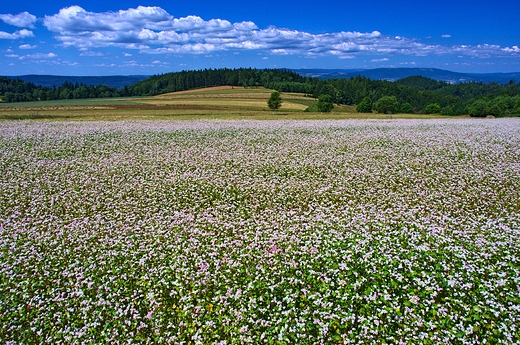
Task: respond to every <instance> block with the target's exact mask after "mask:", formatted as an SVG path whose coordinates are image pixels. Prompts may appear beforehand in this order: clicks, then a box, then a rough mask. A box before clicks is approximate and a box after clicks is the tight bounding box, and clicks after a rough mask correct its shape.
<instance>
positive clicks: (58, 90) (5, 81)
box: [0, 77, 130, 103]
mask: <svg viewBox="0 0 520 345" xmlns="http://www.w3.org/2000/svg"><path fill="white" fill-rule="evenodd" d="M125 91H126V92H127V94H125ZM125 96H130V94H129V93H128V88H126V89H121V90H118V89H116V88H112V87H108V86H106V85H96V86H93V85H84V84H78V83H76V84H73V83H69V82H64V83H63V84H62V85H61V86H59V87H52V88H50V87H44V86H40V85H35V84H34V83H31V82H25V81H22V80H20V79H10V78H7V77H0V97H1V98H2V100H3V101H4V102H8V103H12V102H32V101H50V100H60V99H84V98H105V97H125Z"/></svg>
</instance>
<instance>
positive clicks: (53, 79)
mask: <svg viewBox="0 0 520 345" xmlns="http://www.w3.org/2000/svg"><path fill="white" fill-rule="evenodd" d="M148 77H149V76H147V75H111V76H59V75H37V74H30V75H21V76H16V77H9V78H11V79H16V78H18V79H20V80H23V81H28V82H31V83H34V84H36V85H41V86H44V87H53V86H56V87H58V86H61V85H62V84H63V83H64V82H66V81H67V82H69V83H72V84H76V83H78V84H84V85H86V86H89V85H93V86H97V85H106V86H109V87H115V88H117V89H122V88H123V87H125V86H130V85H132V84H135V83H138V82H140V81H141V80H144V79H146V78H148Z"/></svg>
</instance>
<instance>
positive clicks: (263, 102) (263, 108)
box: [0, 86, 438, 121]
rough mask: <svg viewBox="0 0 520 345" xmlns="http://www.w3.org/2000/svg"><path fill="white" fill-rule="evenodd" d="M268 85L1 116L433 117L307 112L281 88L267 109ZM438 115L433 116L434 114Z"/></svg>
mask: <svg viewBox="0 0 520 345" xmlns="http://www.w3.org/2000/svg"><path fill="white" fill-rule="evenodd" d="M272 91H273V90H268V89H264V88H244V87H231V86H229V87H213V88H205V89H197V90H190V91H181V92H174V93H169V94H164V95H158V96H154V97H135V98H100V99H99V98H98V99H83V100H62V101H44V102H25V103H0V120H24V119H32V120H34V119H40V120H87V121H91V120H107V121H110V120H124V119H127V120H131V119H177V120H185V119H188V120H191V119H228V120H233V119H255V120H274V119H280V118H282V119H345V118H359V119H367V118H379V119H390V118H418V117H420V118H434V117H436V116H431V115H410V114H396V115H385V114H358V113H356V110H355V106H346V105H335V109H334V110H333V111H332V112H331V113H307V112H304V110H305V109H306V108H307V107H309V106H310V105H311V104H312V103H314V102H316V100H315V99H313V98H309V97H305V96H304V95H303V94H298V93H282V97H283V99H284V102H283V105H282V107H281V108H280V109H279V110H277V111H276V112H274V113H272V112H271V110H269V108H268V107H267V100H268V98H269V96H270V95H271V92H272ZM437 117H438V116H437Z"/></svg>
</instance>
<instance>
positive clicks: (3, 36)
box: [0, 29, 34, 40]
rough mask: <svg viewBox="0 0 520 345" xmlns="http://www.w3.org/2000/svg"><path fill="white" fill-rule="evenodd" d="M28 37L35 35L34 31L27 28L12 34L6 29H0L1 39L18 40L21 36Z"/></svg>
mask: <svg viewBox="0 0 520 345" xmlns="http://www.w3.org/2000/svg"><path fill="white" fill-rule="evenodd" d="M27 37H34V33H33V32H32V31H30V30H27V29H22V30H18V31H15V32H14V33H12V34H10V33H8V32H4V31H0V39H5V40H17V39H20V38H27Z"/></svg>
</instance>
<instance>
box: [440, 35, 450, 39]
mask: <svg viewBox="0 0 520 345" xmlns="http://www.w3.org/2000/svg"><path fill="white" fill-rule="evenodd" d="M441 37H442V38H451V35H442V36H441Z"/></svg>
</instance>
